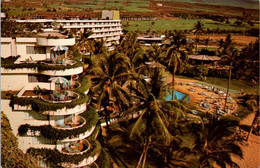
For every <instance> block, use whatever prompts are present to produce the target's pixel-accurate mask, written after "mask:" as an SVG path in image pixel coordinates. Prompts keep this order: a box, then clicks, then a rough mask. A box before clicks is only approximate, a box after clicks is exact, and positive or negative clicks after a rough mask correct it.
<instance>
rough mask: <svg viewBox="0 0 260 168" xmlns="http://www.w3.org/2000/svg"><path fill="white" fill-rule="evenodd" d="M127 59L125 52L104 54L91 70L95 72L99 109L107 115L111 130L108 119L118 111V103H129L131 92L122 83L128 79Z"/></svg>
mask: <svg viewBox="0 0 260 168" xmlns="http://www.w3.org/2000/svg"><path fill="white" fill-rule="evenodd" d="M127 60H128V58H127V57H125V56H124V55H123V54H112V55H109V56H107V55H104V54H103V57H102V58H100V59H99V62H98V65H97V66H94V67H93V68H92V69H91V71H90V72H92V73H94V75H95V77H94V79H93V80H94V81H95V82H94V86H93V88H92V89H93V92H94V95H95V97H96V99H97V109H99V111H100V112H101V111H102V110H101V109H102V108H103V113H101V115H102V116H104V117H105V121H106V125H107V130H108V132H109V124H108V120H109V118H110V114H111V113H113V111H118V109H117V107H116V105H118V104H119V103H123V104H126V105H128V104H129V101H128V100H129V99H130V98H129V94H128V92H127V90H126V89H125V88H123V87H122V84H123V83H125V80H126V79H127V76H128V73H127V71H128V70H127V65H126V64H127V63H128V62H127Z"/></svg>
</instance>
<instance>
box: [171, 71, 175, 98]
mask: <svg viewBox="0 0 260 168" xmlns="http://www.w3.org/2000/svg"><path fill="white" fill-rule="evenodd" d="M174 69H175V67H173V72H172V100H174V78H175V72H174Z"/></svg>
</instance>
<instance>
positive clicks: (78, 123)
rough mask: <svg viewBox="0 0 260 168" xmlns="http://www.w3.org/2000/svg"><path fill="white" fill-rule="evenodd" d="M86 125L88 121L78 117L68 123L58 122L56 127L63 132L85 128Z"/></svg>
mask: <svg viewBox="0 0 260 168" xmlns="http://www.w3.org/2000/svg"><path fill="white" fill-rule="evenodd" d="M84 125H86V120H85V119H84V118H83V117H81V116H78V115H77V116H75V117H73V118H72V119H70V120H68V121H66V122H64V121H62V122H58V123H57V124H56V125H55V126H54V127H55V128H57V129H61V130H72V129H75V128H80V127H83V126H84Z"/></svg>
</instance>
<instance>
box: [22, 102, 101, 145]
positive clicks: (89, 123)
mask: <svg viewBox="0 0 260 168" xmlns="http://www.w3.org/2000/svg"><path fill="white" fill-rule="evenodd" d="M80 116H82V117H83V118H85V120H86V125H85V126H83V127H79V128H75V129H72V130H62V129H57V128H55V127H53V126H51V125H41V126H31V125H29V124H24V125H20V127H19V128H18V133H19V135H21V136H24V135H26V134H27V132H28V131H29V130H32V131H33V132H34V131H40V133H41V135H42V136H43V137H44V138H47V139H50V140H63V139H66V138H70V139H71V138H74V137H76V136H78V135H79V134H81V133H84V132H86V131H88V130H89V129H91V128H92V127H93V126H94V125H97V123H98V113H97V112H96V110H95V109H94V108H92V107H91V106H88V109H87V110H86V111H85V112H84V113H82V114H80ZM93 133H94V132H93ZM93 133H92V134H93Z"/></svg>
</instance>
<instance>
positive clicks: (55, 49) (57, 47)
mask: <svg viewBox="0 0 260 168" xmlns="http://www.w3.org/2000/svg"><path fill="white" fill-rule="evenodd" d="M51 50H53V51H65V50H68V47H65V46H60V45H57V46H54V47H51Z"/></svg>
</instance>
